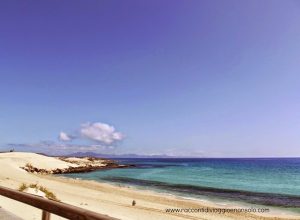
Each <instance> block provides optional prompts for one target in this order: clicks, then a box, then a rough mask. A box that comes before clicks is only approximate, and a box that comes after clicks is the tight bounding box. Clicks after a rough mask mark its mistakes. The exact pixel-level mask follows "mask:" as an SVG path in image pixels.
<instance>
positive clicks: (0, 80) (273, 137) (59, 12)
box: [0, 0, 300, 157]
mask: <svg viewBox="0 0 300 220" xmlns="http://www.w3.org/2000/svg"><path fill="white" fill-rule="evenodd" d="M0 27H1V31H0V94H1V95H0V150H7V149H11V148H14V149H15V150H22V151H34V152H45V153H57V154H60V153H71V152H85V151H92V152H99V153H113V154H126V153H136V154H143V155H153V154H166V155H171V156H185V157H291V156H292V157H295V156H298V157H299V156H300V3H299V1H292V0H280V1H279V0H264V1H261V0H245V1H239V0H227V1H223V0H200V1H199V0H190V1H184V0H164V1H161V0H151V1H140V0H127V1H116V0H105V1H104V0H72V1H68V0H51V1H50V0H44V1H31V0H27V1H24V0H20V1H16V0H10V1H0Z"/></svg>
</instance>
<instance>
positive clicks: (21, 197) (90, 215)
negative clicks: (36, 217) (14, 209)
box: [0, 187, 117, 220]
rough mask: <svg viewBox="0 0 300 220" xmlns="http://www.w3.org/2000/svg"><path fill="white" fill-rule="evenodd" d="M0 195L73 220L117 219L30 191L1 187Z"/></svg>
mask: <svg viewBox="0 0 300 220" xmlns="http://www.w3.org/2000/svg"><path fill="white" fill-rule="evenodd" d="M0 195H2V196H5V197H7V198H10V199H14V200H17V201H19V202H22V203H25V204H28V205H31V206H34V207H36V208H39V209H41V210H44V211H47V212H50V213H53V214H56V215H59V216H61V217H64V218H67V219H72V220H117V219H116V218H112V217H109V216H107V215H102V214H99V213H96V212H93V211H90V210H86V209H83V208H80V207H76V206H73V205H69V204H66V203H62V202H57V201H53V200H48V199H45V198H42V197H39V196H36V195H32V194H29V193H24V192H19V191H17V190H13V189H9V188H6V187H0Z"/></svg>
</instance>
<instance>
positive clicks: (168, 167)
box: [64, 158, 300, 214]
mask: <svg viewBox="0 0 300 220" xmlns="http://www.w3.org/2000/svg"><path fill="white" fill-rule="evenodd" d="M114 160H116V161H117V162H118V163H120V164H134V165H136V167H134V168H123V169H107V170H99V171H94V172H90V173H76V174H64V176H67V177H71V178H80V179H85V180H96V181H99V182H106V183H107V182H108V183H113V184H116V185H120V186H128V187H136V188H139V189H142V190H143V189H144V190H152V191H158V192H161V193H166V194H172V195H175V196H181V197H184V198H190V199H199V200H208V201H212V202H215V203H218V204H224V205H228V204H230V203H232V204H234V203H239V204H244V205H245V207H247V206H248V207H249V206H251V207H252V206H263V207H274V208H279V209H282V210H288V211H292V212H297V213H299V214H300V158H259V159H257V158H255V159H249V158H247V159H245V158H240V159H236V158H234V159H229V158H226V159H208V158H201V159H200V158H196V159H195V158H155V159H153V158H129V159H124V158H119V159H114Z"/></svg>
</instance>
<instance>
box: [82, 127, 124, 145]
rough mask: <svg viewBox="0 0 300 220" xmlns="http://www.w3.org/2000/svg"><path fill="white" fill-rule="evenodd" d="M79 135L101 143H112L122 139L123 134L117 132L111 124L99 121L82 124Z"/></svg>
mask: <svg viewBox="0 0 300 220" xmlns="http://www.w3.org/2000/svg"><path fill="white" fill-rule="evenodd" d="M80 135H81V136H82V137H83V138H86V139H88V140H91V141H94V142H97V143H102V144H113V143H115V142H117V141H121V140H123V139H124V135H123V134H122V133H120V132H117V131H116V130H115V128H114V127H113V126H111V125H108V124H105V123H101V122H95V123H90V122H89V123H85V124H82V125H81V128H80Z"/></svg>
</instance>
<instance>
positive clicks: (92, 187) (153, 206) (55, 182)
mask: <svg viewBox="0 0 300 220" xmlns="http://www.w3.org/2000/svg"><path fill="white" fill-rule="evenodd" d="M28 163H30V164H32V166H34V167H38V168H40V169H47V170H52V169H56V168H61V169H64V168H68V167H70V166H71V167H72V166H76V164H74V163H70V162H67V161H62V160H60V159H58V158H53V157H47V156H43V155H39V154H34V153H18V152H13V153H1V154H0V166H1V173H0V185H1V186H5V187H9V188H12V189H18V188H19V186H20V185H21V184H22V183H25V184H38V185H41V186H43V187H46V188H48V189H49V190H50V191H51V192H53V193H54V194H55V195H56V196H57V198H58V199H59V200H60V201H62V202H64V203H68V204H72V205H74V206H78V207H82V208H85V209H89V210H93V211H96V212H99V213H102V214H107V215H109V216H112V217H116V218H119V219H128V220H129V219H144V220H148V219H149V220H150V219H155V220H163V219H175V220H179V219H181V220H183V219H193V220H196V219H207V220H209V219H266V220H267V219H269V220H271V219H274V220H275V219H278V220H279V219H300V217H297V216H296V214H295V215H292V214H287V213H280V212H279V211H276V210H273V209H270V212H269V213H267V214H259V213H255V214H254V213H251V214H250V213H226V214H218V213H203V212H202V213H199V212H197V213H185V212H182V213H166V211H165V210H166V209H168V208H194V209H199V208H203V207H205V208H206V207H210V208H237V207H228V206H221V205H217V204H213V203H211V202H203V201H197V200H189V199H184V198H179V197H176V196H172V195H166V194H160V193H157V192H150V191H146V190H138V189H135V188H131V187H130V188H129V187H123V186H115V185H109V184H106V183H98V182H95V181H86V180H78V179H69V178H65V177H61V176H55V175H41V174H34V173H28V172H26V171H25V170H24V169H21V168H20V167H24V166H25V165H26V164H28ZM133 200H135V201H136V206H132V201H133ZM0 206H1V207H2V208H4V209H6V210H8V211H10V212H13V213H14V214H16V215H18V216H20V217H22V218H24V219H26V220H33V219H40V216H41V210H38V209H36V208H33V207H30V206H27V205H25V204H22V203H19V202H16V201H14V200H11V199H8V198H5V197H2V196H0ZM52 219H63V218H61V217H58V216H52Z"/></svg>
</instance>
